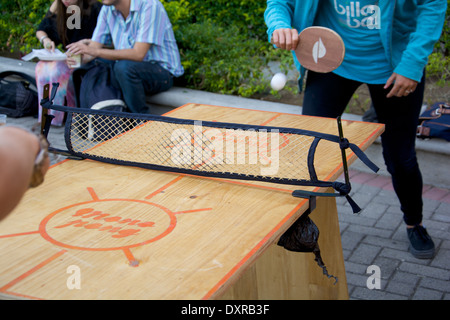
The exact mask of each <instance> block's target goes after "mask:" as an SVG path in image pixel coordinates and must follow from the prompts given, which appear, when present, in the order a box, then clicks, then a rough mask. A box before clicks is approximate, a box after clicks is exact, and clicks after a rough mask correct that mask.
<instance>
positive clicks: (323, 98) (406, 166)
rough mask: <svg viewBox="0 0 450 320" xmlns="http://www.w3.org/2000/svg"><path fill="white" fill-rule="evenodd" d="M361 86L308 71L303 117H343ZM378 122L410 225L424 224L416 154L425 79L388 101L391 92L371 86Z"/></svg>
mask: <svg viewBox="0 0 450 320" xmlns="http://www.w3.org/2000/svg"><path fill="white" fill-rule="evenodd" d="M361 84H362V83H361V82H358V81H353V80H349V79H346V78H343V77H340V76H338V75H336V74H334V73H315V72H311V71H308V77H307V80H306V88H305V95H304V101H303V114H304V115H312V116H321V117H330V118H336V117H338V116H339V115H341V114H342V113H343V112H344V110H345V108H346V106H347V104H348V102H349V101H350V99H351V98H352V96H353V93H354V92H355V90H356V89H357V88H358V87H359V86H360V85H361ZM368 87H369V91H370V96H371V99H372V102H373V105H374V108H375V111H376V113H377V117H378V121H379V122H380V123H383V124H385V132H384V133H383V134H382V136H381V142H382V147H383V157H384V161H385V164H386V167H387V170H388V172H389V173H390V174H391V176H392V184H393V187H394V190H395V192H396V194H397V197H398V199H399V201H400V206H401V210H402V212H403V217H404V221H405V223H406V224H408V225H416V224H419V223H421V222H422V207H423V201H422V189H423V181H422V175H421V172H420V169H419V165H418V162H417V157H416V151H415V140H416V130H417V125H418V119H419V115H420V109H421V107H422V102H423V94H424V89H425V76H424V77H423V78H422V80H421V82H420V84H419V85H418V86H417V88H416V90H415V91H414V92H413V93H411V94H409V95H408V96H406V97H401V98H398V97H392V98H386V95H387V94H388V92H389V91H390V89H391V88H388V89H384V88H383V87H384V85H383V84H382V85H368Z"/></svg>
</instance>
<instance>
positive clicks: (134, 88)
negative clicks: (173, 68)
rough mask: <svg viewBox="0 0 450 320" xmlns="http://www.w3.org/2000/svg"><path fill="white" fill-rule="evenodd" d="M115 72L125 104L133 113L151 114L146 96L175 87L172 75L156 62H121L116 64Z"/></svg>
mask: <svg viewBox="0 0 450 320" xmlns="http://www.w3.org/2000/svg"><path fill="white" fill-rule="evenodd" d="M113 70H114V76H115V79H116V80H117V83H118V86H119V87H120V89H121V90H122V94H123V97H124V100H125V104H126V105H127V107H128V109H129V111H131V112H133V113H149V112H150V110H148V107H147V106H146V104H145V100H146V98H145V96H146V95H147V94H149V95H152V94H156V93H158V92H162V91H166V90H168V89H170V88H171V87H172V86H173V76H172V74H171V73H170V72H169V71H167V70H166V69H164V68H163V67H161V66H160V65H159V64H158V63H157V62H156V61H142V62H137V61H130V60H119V61H116V62H114V67H113Z"/></svg>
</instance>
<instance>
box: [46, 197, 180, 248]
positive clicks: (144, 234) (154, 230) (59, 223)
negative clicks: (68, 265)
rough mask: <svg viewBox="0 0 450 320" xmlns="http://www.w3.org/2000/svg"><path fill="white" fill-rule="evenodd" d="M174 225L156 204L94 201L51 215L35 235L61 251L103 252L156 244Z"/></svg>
mask: <svg viewBox="0 0 450 320" xmlns="http://www.w3.org/2000/svg"><path fill="white" fill-rule="evenodd" d="M130 204H131V205H130ZM175 225H176V217H175V214H174V213H173V212H172V211H170V210H169V209H167V208H165V207H163V206H161V205H159V204H156V203H152V202H147V201H144V200H131V199H103V200H102V199H95V200H92V201H87V202H82V203H78V204H73V205H70V206H67V207H64V208H61V209H59V210H57V211H55V212H53V213H51V214H50V215H48V216H47V217H46V218H45V219H44V220H43V221H42V222H41V224H40V226H39V231H40V233H41V235H42V236H43V237H44V238H45V239H46V240H48V241H50V242H52V243H54V244H56V245H58V246H61V247H65V248H69V249H79V250H94V251H104V250H119V249H124V248H132V247H137V246H142V245H145V244H147V243H150V242H153V241H156V240H158V239H160V238H162V237H164V236H165V235H167V234H168V233H170V232H171V231H172V230H173V228H174V227H175Z"/></svg>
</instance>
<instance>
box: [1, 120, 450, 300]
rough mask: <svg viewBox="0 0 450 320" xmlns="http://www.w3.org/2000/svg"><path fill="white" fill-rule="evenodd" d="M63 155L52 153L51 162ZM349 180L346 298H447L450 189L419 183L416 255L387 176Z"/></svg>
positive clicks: (58, 134)
mask: <svg viewBox="0 0 450 320" xmlns="http://www.w3.org/2000/svg"><path fill="white" fill-rule="evenodd" d="M36 122H37V120H36V119H35V118H32V117H26V118H20V119H10V118H8V123H10V124H13V125H19V126H23V127H26V128H31V127H32V126H33V125H34V124H36ZM49 140H50V142H51V143H52V145H53V146H54V147H57V148H65V143H64V141H63V128H61V127H52V128H51V130H50V136H49ZM63 159H64V158H63V157H61V156H59V157H52V163H56V162H58V161H61V160H63ZM443 174H448V171H446V172H445V171H443ZM350 179H351V183H352V193H351V196H352V198H353V199H354V200H355V201H356V202H357V203H358V205H359V206H360V207H361V208H363V211H362V212H361V213H360V214H357V215H355V214H353V212H352V210H351V208H350V206H349V205H348V203H347V201H346V200H345V198H338V199H337V205H338V216H339V223H340V229H341V238H342V246H343V252H344V259H345V267H346V275H347V283H348V289H349V295H350V299H352V300H450V189H445V188H437V187H434V186H431V185H425V186H424V190H423V197H424V225H425V226H426V227H427V229H428V231H429V233H430V235H431V236H432V237H433V240H434V242H435V244H436V249H437V254H436V256H435V257H434V258H433V259H430V260H421V259H416V258H414V257H413V256H412V255H411V254H409V253H408V240H407V237H406V229H405V225H404V223H403V220H402V214H401V211H400V205H399V203H398V200H397V198H396V196H395V194H394V192H393V188H392V184H391V181H390V178H389V177H387V176H382V175H378V174H373V173H366V172H362V171H358V170H350ZM449 188H450V186H449ZM323 258H324V260H325V263H326V257H323ZM371 266H372V267H371ZM373 266H374V267H373ZM369 267H371V268H375V269H371V268H369ZM374 270H375V271H374ZM378 271H379V273H378ZM377 274H379V275H380V278H379V280H380V281H379V282H378V281H377V279H376V276H377ZM378 284H379V287H378ZM369 287H371V288H372V289H369Z"/></svg>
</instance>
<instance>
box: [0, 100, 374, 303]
mask: <svg viewBox="0 0 450 320" xmlns="http://www.w3.org/2000/svg"><path fill="white" fill-rule="evenodd" d="M170 116H173V117H179V118H190V119H197V120H217V121H221V122H238V123H253V124H258V125H261V124H263V125H267V124H270V125H274V126H286V127H296V128H303V129H308V130H315V131H322V132H328V133H332V134H336V133H337V129H336V124H335V120H334V119H321V118H314V117H303V116H297V115H287V114H279V113H272V112H261V111H253V110H244V109H235V108H224V107H214V106H204V105H194V104H188V105H186V106H183V107H181V108H178V109H176V110H175V111H173V112H172V113H171V114H170ZM343 124H344V133H345V135H346V137H347V138H348V139H349V140H350V141H351V142H353V143H356V144H357V145H359V146H360V147H361V148H362V149H365V148H367V147H368V146H369V145H370V144H371V143H372V142H373V141H374V140H375V139H376V138H377V137H378V136H379V135H380V134H381V132H382V126H380V125H378V124H366V123H358V122H347V121H344V123H343ZM326 149H327V147H324V148H323V149H322V150H318V152H319V154H320V158H321V159H323V161H324V162H326V163H327V169H326V170H325V171H324V172H321V173H320V175H322V176H324V177H325V178H326V179H331V180H333V179H335V178H336V177H337V176H339V174H340V173H341V172H342V168H341V164H340V156H339V155H337V156H334V155H332V156H330V155H329V154H330V152H329V151H330V150H326ZM334 152H335V151H334V150H333V153H334ZM336 153H337V152H336ZM348 159H349V161H350V162H351V161H353V160H354V155H352V154H350V155H349V156H348ZM293 189H296V187H292V186H287V185H275V184H269V183H256V182H244V181H236V180H234V181H228V180H223V179H216V178H201V177H194V176H189V175H180V174H173V173H168V172H158V171H151V170H145V169H139V168H134V167H122V166H116V165H110V164H105V163H100V162H95V161H90V160H84V161H73V160H70V161H64V162H63V163H60V164H58V165H56V166H54V167H53V168H51V170H50V171H49V172H48V174H47V176H46V180H45V182H44V184H43V185H42V186H41V187H39V188H37V189H33V190H29V191H28V192H27V194H26V196H25V197H24V199H23V201H22V202H21V204H20V205H19V206H18V207H17V208H16V209H15V210H14V212H13V213H11V214H10V215H9V216H8V217H7V218H6V219H4V220H3V221H1V223H0V250H1V251H0V252H1V262H0V268H1V269H2V272H1V274H0V293H1V294H2V295H3V296H5V295H6V296H8V297H21V298H24V297H25V298H35V299H210V298H218V297H220V296H221V295H222V294H223V293H224V292H225V291H226V289H227V288H229V287H230V286H231V285H232V284H233V283H235V282H236V281H237V280H238V279H239V277H240V276H241V275H242V274H243V272H244V271H245V270H246V269H247V268H249V267H250V266H252V265H253V264H254V262H255V261H256V260H257V259H258V257H259V256H260V255H261V254H262V253H263V252H264V251H265V250H266V249H267V248H269V247H271V245H272V244H273V242H274V241H275V240H276V239H277V238H278V237H279V236H280V235H281V234H282V233H283V232H284V231H285V230H286V229H287V228H288V227H289V226H290V224H292V223H293V222H294V221H295V220H296V219H297V218H298V217H299V216H300V215H301V214H302V213H303V212H304V211H305V210H306V209H307V208H308V201H307V200H304V199H299V198H294V197H292V196H291V194H290V192H291V191H292V190H293ZM322 237H326V235H323V236H322ZM324 259H325V260H326V258H325V257H324ZM77 272H79V273H78V274H79V275H81V278H80V282H79V283H80V285H81V288H80V289H77V288H73V284H74V283H73V281H74V279H75V278H74V277H75V276H76V275H77ZM75 280H76V279H75ZM71 281H72V282H71Z"/></svg>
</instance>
